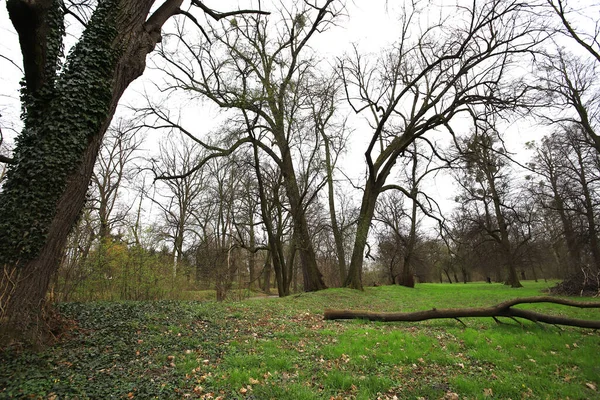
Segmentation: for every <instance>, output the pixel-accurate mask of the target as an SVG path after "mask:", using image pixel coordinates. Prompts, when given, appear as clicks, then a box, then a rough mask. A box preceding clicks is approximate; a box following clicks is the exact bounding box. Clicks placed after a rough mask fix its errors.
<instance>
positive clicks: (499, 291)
mask: <svg viewBox="0 0 600 400" xmlns="http://www.w3.org/2000/svg"><path fill="white" fill-rule="evenodd" d="M552 284H553V283H534V282H524V285H525V287H524V288H521V289H510V288H507V287H505V286H503V285H499V284H493V285H489V284H477V283H473V284H467V285H463V284H453V285H450V284H422V285H418V286H417V287H416V288H415V289H407V288H402V287H397V286H385V287H377V288H367V289H366V290H365V291H364V292H358V291H352V290H345V289H329V290H326V291H322V292H317V293H305V294H301V295H294V296H290V297H288V298H284V299H273V298H264V299H248V300H245V301H241V302H229V303H215V302H190V301H187V302H183V301H180V302H176V301H161V302H115V303H110V302H95V303H69V304H61V305H60V306H59V309H60V310H61V312H62V313H63V315H65V316H67V317H69V318H72V319H74V320H76V321H77V324H78V328H77V329H74V330H73V331H71V332H70V334H69V335H67V336H65V337H64V338H62V340H61V341H60V342H59V343H57V344H56V345H55V346H53V347H51V348H48V349H46V350H44V351H42V352H37V353H36V352H30V351H17V350H15V349H8V350H6V351H4V352H3V353H0V398H11V397H14V398H22V397H29V398H43V399H46V398H53V396H56V397H55V398H56V399H58V398H60V399H64V398H71V399H74V398H77V399H85V398H111V397H112V398H143V399H145V398H159V399H163V398H174V399H179V398H205V399H208V398H217V397H219V396H220V397H221V398H222V399H331V398H334V399H378V398H379V399H393V398H394V396H395V397H397V398H399V399H418V398H426V399H440V398H443V397H444V396H445V395H446V394H447V393H448V392H454V393H457V394H458V395H459V396H460V398H461V399H479V398H494V399H508V398H512V399H521V398H531V399H561V398H562V399H567V398H569V399H593V398H600V392H598V388H600V363H598V355H600V335H599V334H598V332H594V331H591V330H584V329H576V328H561V329H559V328H557V327H554V326H540V325H536V324H533V323H531V322H527V321H523V322H522V324H523V325H522V326H521V325H519V324H517V323H516V322H514V321H511V320H506V321H504V322H506V323H505V324H502V325H498V324H496V323H495V322H494V321H493V320H492V319H487V318H485V319H482V318H479V319H476V318H466V319H464V320H463V322H464V323H465V324H466V325H467V327H464V326H462V325H461V324H460V323H459V322H457V321H454V320H433V321H425V322H420V323H372V322H365V321H357V320H354V321H323V318H322V315H323V310H324V309H325V308H352V309H366V310H373V311H416V310H423V309H430V308H432V307H436V308H450V307H474V306H489V305H493V304H496V303H499V302H501V301H504V300H507V299H510V298H514V297H525V296H537V295H540V294H541V292H540V291H541V290H542V289H544V288H546V287H548V286H551V285H552ZM524 307H525V306H524ZM527 308H533V309H536V310H538V311H542V312H546V313H554V314H565V315H569V316H573V317H577V318H584V319H599V318H600V311H599V310H597V309H572V308H567V307H564V306H558V305H547V304H536V305H528V306H527Z"/></svg>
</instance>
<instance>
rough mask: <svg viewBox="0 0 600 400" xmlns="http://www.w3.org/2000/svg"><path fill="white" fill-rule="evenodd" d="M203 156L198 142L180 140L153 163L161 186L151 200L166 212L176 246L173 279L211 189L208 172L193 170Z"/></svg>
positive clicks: (164, 146) (172, 141)
mask: <svg viewBox="0 0 600 400" xmlns="http://www.w3.org/2000/svg"><path fill="white" fill-rule="evenodd" d="M202 155H203V150H202V148H201V147H200V146H199V145H198V144H197V143H195V142H194V141H192V140H190V139H188V138H186V137H178V139H169V140H167V141H165V142H163V143H161V145H160V154H159V156H158V159H156V160H153V170H154V174H155V176H156V182H157V184H158V187H157V189H156V190H155V191H154V193H155V195H154V196H152V197H151V199H152V201H153V202H154V204H156V205H157V206H158V207H159V208H160V210H161V211H162V214H163V218H164V223H165V227H164V228H165V229H164V234H165V236H166V237H167V238H168V239H169V242H171V243H172V246H173V278H175V277H177V273H178V271H177V268H178V265H179V264H180V262H181V261H182V260H183V255H184V243H185V239H186V237H187V234H188V232H189V230H190V228H191V222H192V219H193V216H194V214H195V213H196V212H197V210H198V208H199V207H200V199H201V196H202V194H203V191H204V190H205V189H206V188H207V176H206V171H204V170H195V171H194V170H193V169H194V167H195V166H196V165H197V163H198V161H199V160H200V159H202ZM190 171H192V172H190Z"/></svg>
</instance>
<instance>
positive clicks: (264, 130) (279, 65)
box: [161, 0, 337, 291]
mask: <svg viewBox="0 0 600 400" xmlns="http://www.w3.org/2000/svg"><path fill="white" fill-rule="evenodd" d="M333 3H334V2H333V0H327V1H324V2H322V5H321V4H318V5H317V4H314V5H313V4H309V3H308V2H306V3H302V5H301V6H300V7H298V8H296V7H292V8H291V9H289V10H288V9H285V8H283V6H282V9H281V10H280V11H281V13H282V14H283V15H282V19H281V20H280V21H279V22H278V23H277V24H276V25H272V24H271V23H270V20H269V19H268V18H255V17H253V16H242V17H239V18H235V19H232V20H230V21H228V22H227V23H224V24H223V25H222V26H221V27H220V28H219V29H216V28H215V29H212V30H210V31H209V32H208V33H209V35H210V39H211V40H210V41H208V40H206V41H204V42H202V43H200V44H199V45H198V44H196V43H190V42H189V40H186V39H185V38H184V37H183V36H184V32H183V31H180V32H179V33H178V35H177V42H176V43H177V46H178V47H177V48H175V49H173V48H170V47H168V46H165V47H163V49H162V53H161V54H162V55H163V57H164V60H165V61H166V63H167V66H165V68H164V69H165V70H166V71H167V73H169V74H170V76H171V78H172V80H173V83H172V85H173V87H178V88H183V89H184V90H187V91H190V92H191V93H192V94H193V93H199V94H201V95H203V96H204V97H206V98H208V99H210V100H212V101H213V102H214V103H215V104H217V105H218V106H219V107H221V108H224V109H229V110H234V111H235V113H234V114H233V115H234V120H236V121H238V124H239V126H240V127H241V128H242V129H240V131H242V132H244V133H245V135H244V136H242V137H240V138H239V140H237V141H236V142H235V143H233V144H232V145H231V146H230V147H229V148H227V149H212V150H213V156H212V157H217V156H224V155H229V154H231V153H232V152H233V151H235V150H236V149H238V148H240V147H241V146H243V145H244V144H246V143H252V144H254V145H256V146H257V147H256V148H257V149H258V150H260V157H259V158H262V157H263V156H267V157H269V158H270V159H271V160H272V162H273V163H274V164H275V165H277V167H278V168H279V169H280V170H281V174H282V178H283V181H282V183H283V186H284V189H285V195H286V197H287V202H288V204H289V212H290V215H291V218H292V221H293V224H294V237H295V238H297V241H298V246H297V249H298V252H299V255H300V261H301V267H302V271H303V277H304V290H306V291H312V290H319V289H323V288H324V287H325V284H324V282H323V279H322V275H321V273H320V272H319V269H318V266H317V263H316V258H315V251H314V246H313V244H312V242H311V235H310V232H309V226H308V223H307V219H306V216H305V209H306V207H307V206H308V204H309V203H310V201H311V200H313V199H314V198H315V193H316V192H317V191H318V188H320V185H316V187H317V188H316V189H315V184H314V180H315V177H317V176H318V175H317V174H315V165H316V164H315V163H313V162H311V160H314V159H315V157H317V156H318V154H319V152H318V150H319V148H320V146H319V145H318V144H316V143H314V142H311V141H309V140H308V136H306V135H305V131H304V130H303V128H304V127H306V124H305V123H304V120H305V117H304V116H303V114H306V113H305V112H303V111H304V109H305V108H306V107H307V104H306V102H307V97H308V96H309V93H308V89H309V88H310V84H311V83H310V79H311V78H312V76H313V75H312V73H311V70H312V69H313V68H315V60H314V59H313V58H312V56H311V55H310V49H309V48H308V42H309V41H310V39H311V38H312V37H313V36H314V35H315V34H316V33H317V32H319V31H321V30H323V29H326V28H327V27H328V26H329V25H330V24H331V23H332V21H333V18H334V17H335V16H336V14H337V12H336V11H335V9H334V4H333ZM221 32H222V33H221ZM314 137H315V138H318V136H314ZM273 257H274V258H273V261H274V263H275V264H277V263H278V261H277V259H276V257H275V256H274V255H273Z"/></svg>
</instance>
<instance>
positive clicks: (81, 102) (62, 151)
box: [0, 0, 235, 340]
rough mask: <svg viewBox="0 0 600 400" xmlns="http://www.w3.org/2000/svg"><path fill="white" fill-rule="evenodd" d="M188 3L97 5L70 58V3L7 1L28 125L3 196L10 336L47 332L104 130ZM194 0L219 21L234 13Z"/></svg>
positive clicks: (2, 290)
mask: <svg viewBox="0 0 600 400" xmlns="http://www.w3.org/2000/svg"><path fill="white" fill-rule="evenodd" d="M155 3H156V4H155ZM182 3H183V1H182V0H164V1H160V2H156V1H155V0H143V1H135V2H131V1H123V0H110V1H98V2H97V3H96V4H95V7H94V8H93V11H92V12H91V16H90V19H89V21H87V22H86V23H85V28H84V30H83V33H82V34H81V36H80V38H79V40H78V42H77V44H75V46H74V47H73V49H72V50H71V52H70V54H69V56H68V57H67V58H66V60H64V62H63V57H62V49H63V36H64V34H65V9H64V4H63V2H62V1H59V0H8V1H7V2H6V6H7V9H8V13H9V17H10V19H11V21H12V23H13V26H14V28H15V30H16V31H17V33H18V35H19V41H20V46H21V53H22V56H23V67H24V68H23V70H24V85H23V92H22V93H23V96H22V99H21V100H22V105H23V107H22V109H23V110H24V113H23V121H24V127H23V130H22V132H21V134H20V135H19V137H18V138H17V142H16V146H15V150H14V153H13V159H14V160H15V163H14V164H12V165H10V166H9V169H8V172H7V175H6V178H5V181H4V183H3V186H2V192H0V260H1V261H0V264H1V266H2V276H1V277H0V319H1V320H2V324H1V326H2V339H3V340H4V337H6V340H10V339H11V338H14V337H19V336H28V337H29V338H32V339H34V340H35V339H36V336H37V334H38V333H40V332H43V331H44V330H45V329H44V325H43V323H42V318H41V315H42V313H43V310H44V309H45V307H44V303H45V301H44V299H45V295H46V291H47V289H48V284H49V282H50V278H51V276H52V275H53V274H54V272H55V271H56V269H57V268H58V264H59V260H60V258H61V256H62V252H63V250H64V246H65V243H66V241H67V238H68V234H69V232H70V230H71V228H72V227H73V225H74V224H75V222H76V221H77V217H78V215H79V214H80V212H81V210H82V208H83V206H84V203H85V196H86V192H87V188H88V185H89V182H90V179H91V176H92V171H93V168H94V164H95V161H96V158H97V155H98V151H99V149H100V144H101V142H102V138H103V136H104V133H105V132H106V130H107V128H108V126H109V125H110V121H111V119H112V116H113V114H114V112H115V109H116V107H117V104H118V102H119V99H120V98H121V95H122V94H123V92H124V91H125V89H126V88H127V86H129V84H130V83H131V82H132V81H133V80H135V79H136V78H137V77H139V76H140V75H141V74H142V73H143V71H144V69H145V66H146V55H147V54H148V53H149V52H151V51H152V50H153V49H154V47H155V45H156V43H158V42H159V41H160V40H161V29H162V27H163V25H164V24H165V22H166V21H167V20H169V19H170V18H171V17H172V16H174V15H176V14H180V13H183V11H182V10H181V9H180V6H181V5H182ZM193 4H194V5H196V6H198V7H200V8H201V9H202V12H203V13H207V14H208V15H210V16H211V17H212V18H215V19H220V18H223V17H227V16H230V15H231V13H224V14H222V13H217V12H215V11H213V10H211V9H209V8H208V7H206V6H205V5H204V4H203V3H202V2H200V1H193ZM155 5H157V7H154V6H155ZM151 9H152V11H151ZM234 14H235V13H234ZM84 22H85V21H84Z"/></svg>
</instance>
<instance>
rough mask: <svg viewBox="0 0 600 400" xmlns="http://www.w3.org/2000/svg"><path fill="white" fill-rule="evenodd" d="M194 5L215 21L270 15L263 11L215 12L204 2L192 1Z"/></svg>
mask: <svg viewBox="0 0 600 400" xmlns="http://www.w3.org/2000/svg"><path fill="white" fill-rule="evenodd" d="M192 4H193V5H195V6H197V7H199V8H200V9H201V10H202V11H204V12H205V13H206V14H207V15H209V16H210V17H211V18H212V19H214V20H215V21H219V20H220V19H222V18H227V17H232V16H235V15H241V14H259V15H269V14H270V13H269V12H267V11H262V10H250V9H248V10H235V11H228V12H219V11H215V10H213V9H211V8H208V7H207V6H206V5H205V4H204V3H203V2H201V1H199V0H192Z"/></svg>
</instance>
